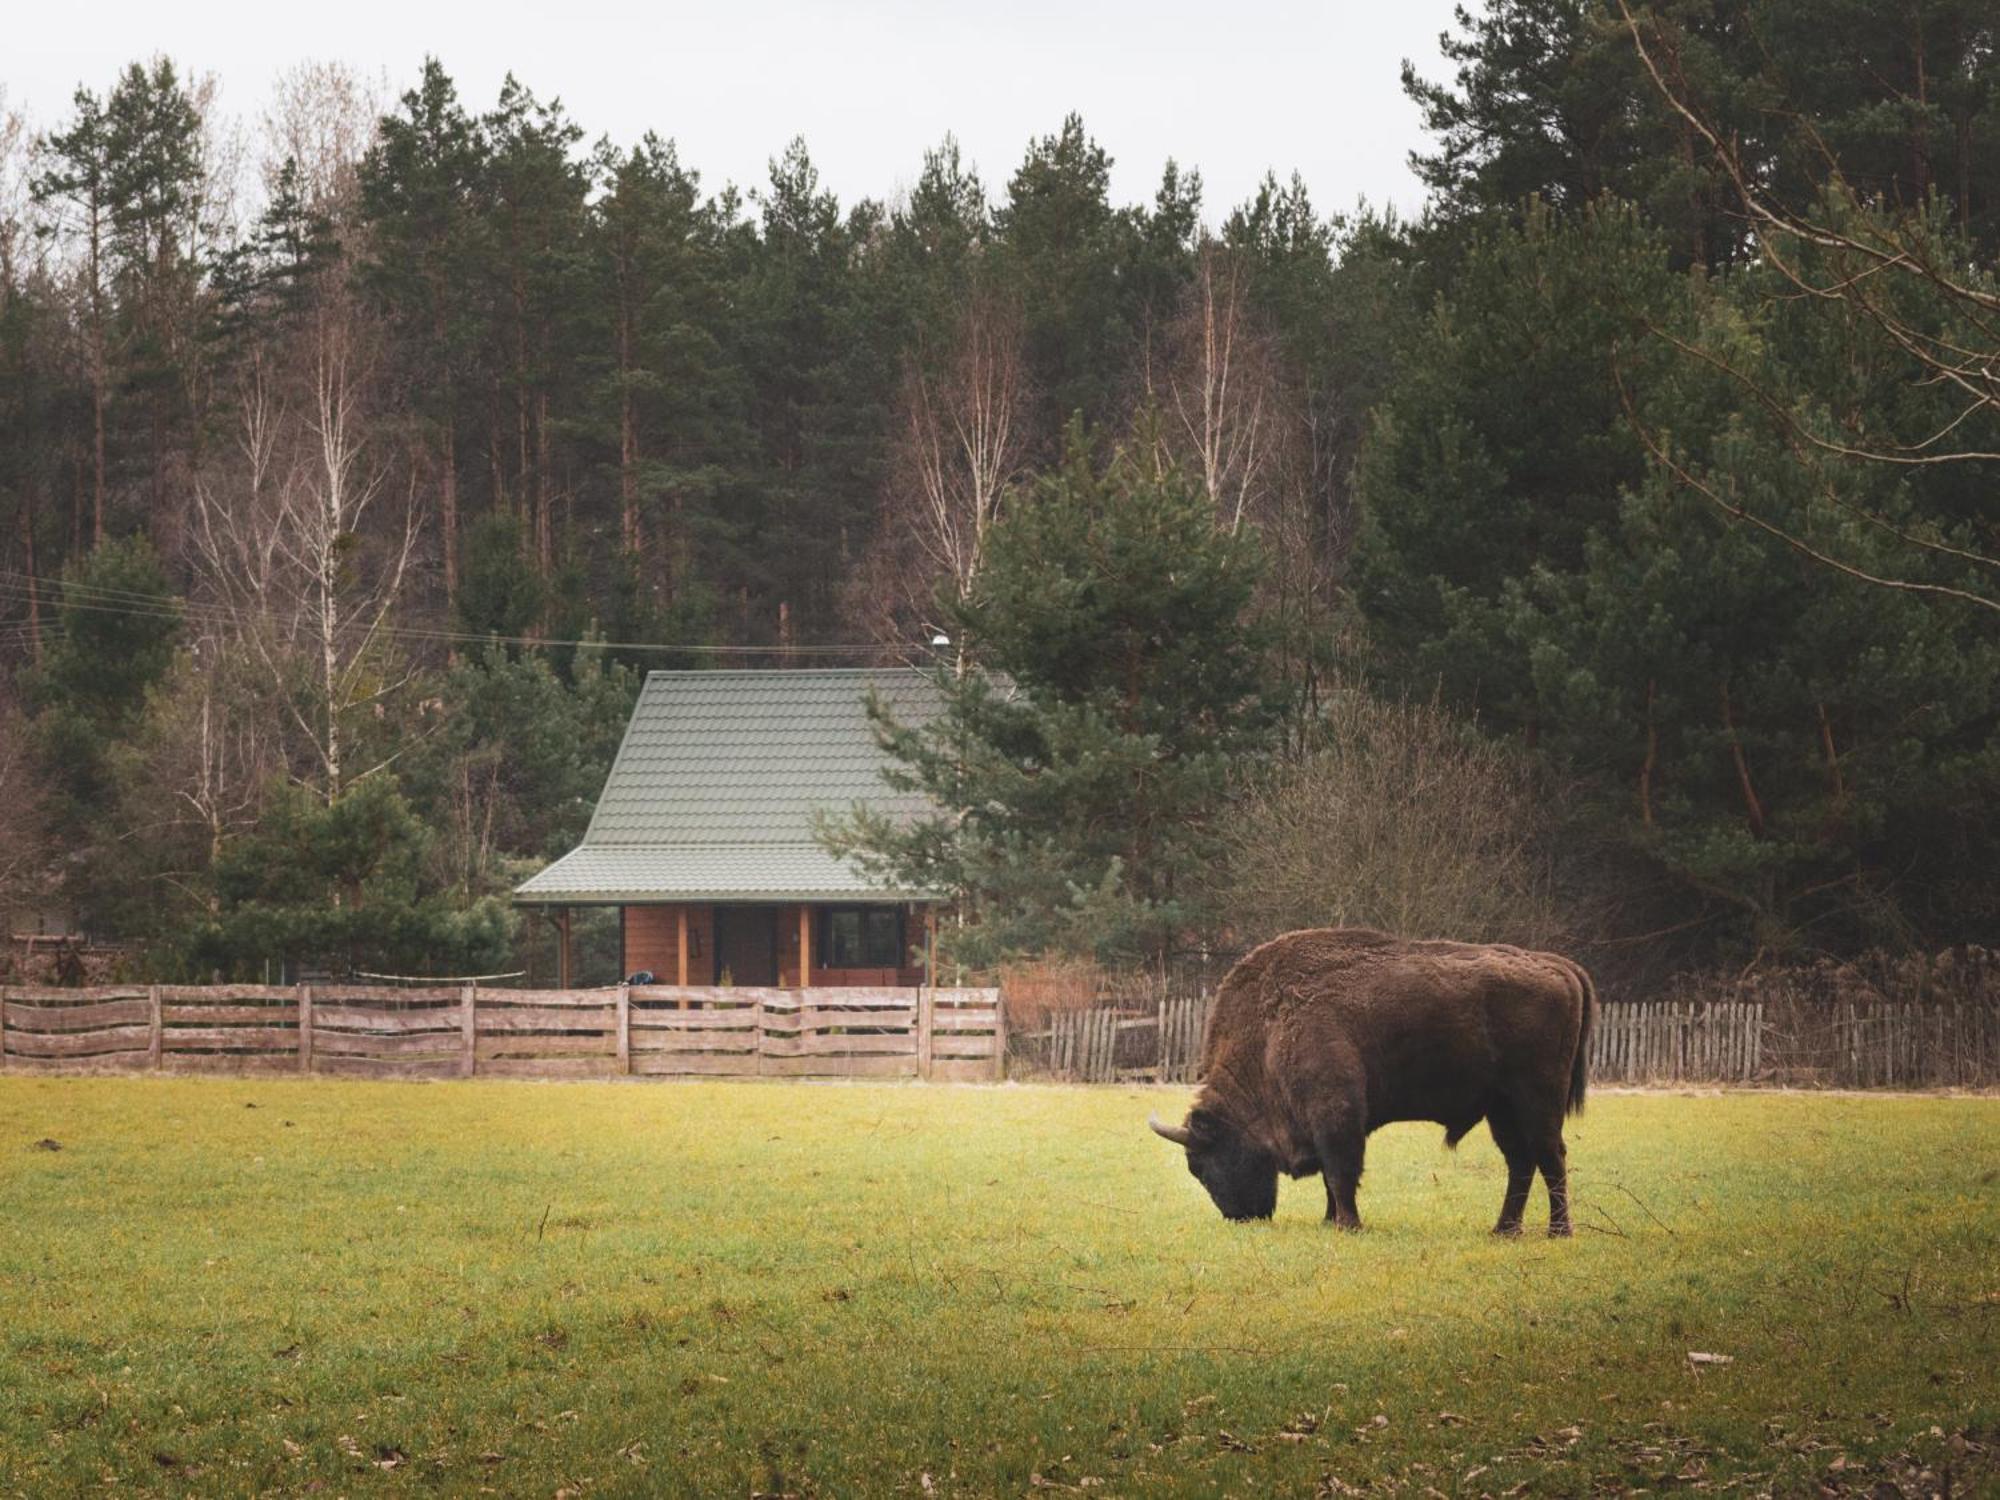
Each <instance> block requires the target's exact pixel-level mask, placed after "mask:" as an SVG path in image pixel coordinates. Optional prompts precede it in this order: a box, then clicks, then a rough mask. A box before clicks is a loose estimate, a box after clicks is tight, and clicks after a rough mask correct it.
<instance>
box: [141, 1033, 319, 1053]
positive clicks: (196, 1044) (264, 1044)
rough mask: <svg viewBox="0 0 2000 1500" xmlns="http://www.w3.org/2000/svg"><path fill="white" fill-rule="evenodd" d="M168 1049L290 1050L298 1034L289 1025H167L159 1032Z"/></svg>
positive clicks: (291, 1050) (294, 1047) (295, 1042)
mask: <svg viewBox="0 0 2000 1500" xmlns="http://www.w3.org/2000/svg"><path fill="white" fill-rule="evenodd" d="M160 1040H161V1042H162V1044H163V1046H164V1049H165V1051H166V1052H167V1053H169V1054H172V1053H185V1052H190V1051H196V1050H213V1049H217V1048H220V1049H224V1050H229V1051H244V1052H293V1051H295V1050H296V1048H297V1047H298V1035H297V1033H296V1032H294V1030H293V1029H292V1028H291V1027H289V1026H284V1027H278V1026H168V1027H164V1028H163V1029H162V1030H161V1033H160Z"/></svg>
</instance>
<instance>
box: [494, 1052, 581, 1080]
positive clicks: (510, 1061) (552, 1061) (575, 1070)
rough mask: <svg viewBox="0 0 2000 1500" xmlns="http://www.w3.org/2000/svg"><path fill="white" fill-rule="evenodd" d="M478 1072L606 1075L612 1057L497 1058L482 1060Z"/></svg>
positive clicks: (537, 1075) (527, 1075)
mask: <svg viewBox="0 0 2000 1500" xmlns="http://www.w3.org/2000/svg"><path fill="white" fill-rule="evenodd" d="M479 1071H480V1072H481V1073H482V1074H485V1075H487V1076H488V1077H492V1078H607V1077H609V1076H610V1074H611V1058H610V1056H609V1055H608V1054H607V1055H606V1056H603V1057H529V1058H520V1057H514V1058H495V1059H494V1060H493V1061H491V1062H485V1061H482V1062H481V1063H480V1064H479Z"/></svg>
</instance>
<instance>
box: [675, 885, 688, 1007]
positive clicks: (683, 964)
mask: <svg viewBox="0 0 2000 1500" xmlns="http://www.w3.org/2000/svg"><path fill="white" fill-rule="evenodd" d="M674 913H675V916H676V917H677V919H678V920H677V922H676V933H675V936H676V938H677V939H678V944H679V949H680V977H679V979H678V980H676V983H678V984H679V985H680V987H681V988H682V989H686V988H687V982H688V909H687V902H685V901H683V902H682V903H681V904H680V905H679V906H677V907H675V908H674ZM681 1009H683V1010H686V1009H687V996H685V995H683V996H681Z"/></svg>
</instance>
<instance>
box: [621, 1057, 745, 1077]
mask: <svg viewBox="0 0 2000 1500" xmlns="http://www.w3.org/2000/svg"><path fill="white" fill-rule="evenodd" d="M632 1071H633V1073H634V1074H635V1075H638V1076H641V1077H646V1078H672V1077H680V1076H685V1077H695V1076H701V1077H706V1078H754V1077H756V1076H757V1057H756V1054H755V1053H750V1052H741V1053H717V1052H659V1053H645V1054H640V1055H637V1056H635V1057H633V1059H632Z"/></svg>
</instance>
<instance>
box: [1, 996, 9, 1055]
mask: <svg viewBox="0 0 2000 1500" xmlns="http://www.w3.org/2000/svg"><path fill="white" fill-rule="evenodd" d="M6 1069H7V991H6V990H5V989H0V1072H5V1071H6Z"/></svg>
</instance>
